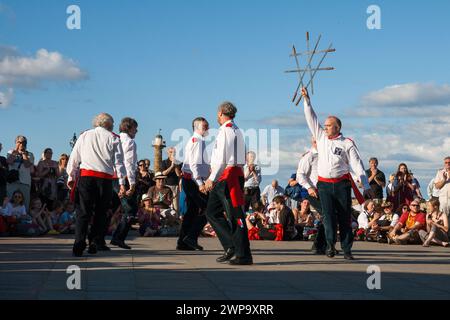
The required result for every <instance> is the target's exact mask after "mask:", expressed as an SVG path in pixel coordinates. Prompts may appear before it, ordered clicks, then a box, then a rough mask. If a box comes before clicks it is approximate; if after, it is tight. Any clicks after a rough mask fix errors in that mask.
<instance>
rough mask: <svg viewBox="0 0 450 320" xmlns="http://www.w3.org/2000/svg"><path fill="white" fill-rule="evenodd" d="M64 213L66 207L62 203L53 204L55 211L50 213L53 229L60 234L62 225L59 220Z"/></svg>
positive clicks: (55, 202)
mask: <svg viewBox="0 0 450 320" xmlns="http://www.w3.org/2000/svg"><path fill="white" fill-rule="evenodd" d="M63 212H64V205H63V204H62V202H60V201H58V200H56V201H54V202H53V210H52V211H51V212H50V218H51V220H52V225H53V229H55V230H56V231H58V232H60V228H61V225H60V224H59V219H60V218H61V215H62V214H63Z"/></svg>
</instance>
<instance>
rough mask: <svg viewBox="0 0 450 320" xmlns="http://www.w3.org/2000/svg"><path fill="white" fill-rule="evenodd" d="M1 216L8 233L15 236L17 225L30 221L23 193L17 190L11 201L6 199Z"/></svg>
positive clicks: (0, 212) (0, 211)
mask: <svg viewBox="0 0 450 320" xmlns="http://www.w3.org/2000/svg"><path fill="white" fill-rule="evenodd" d="M0 214H1V215H2V216H3V219H4V221H5V224H6V229H7V231H9V232H11V233H13V234H14V233H15V232H16V229H17V225H18V224H20V223H22V222H25V221H26V220H27V219H28V215H27V210H26V208H25V205H24V197H23V193H22V192H21V191H19V190H17V191H15V192H14V193H13V196H12V199H11V200H10V199H8V198H5V199H4V201H3V205H2V207H1V209H0Z"/></svg>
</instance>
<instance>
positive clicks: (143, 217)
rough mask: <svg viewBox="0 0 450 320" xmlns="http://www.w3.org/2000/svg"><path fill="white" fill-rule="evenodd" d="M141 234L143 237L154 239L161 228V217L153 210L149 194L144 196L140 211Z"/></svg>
mask: <svg viewBox="0 0 450 320" xmlns="http://www.w3.org/2000/svg"><path fill="white" fill-rule="evenodd" d="M138 220H139V234H140V235H141V236H143V237H154V236H157V235H158V233H159V229H160V228H161V217H160V216H159V213H158V212H157V211H156V210H154V209H153V208H152V205H151V199H150V196H149V195H148V194H144V195H143V196H142V201H141V208H140V209H139V211H138Z"/></svg>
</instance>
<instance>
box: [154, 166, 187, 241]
mask: <svg viewBox="0 0 450 320" xmlns="http://www.w3.org/2000/svg"><path fill="white" fill-rule="evenodd" d="M165 179H166V176H164V175H163V174H162V173H160V172H157V173H156V174H155V177H154V180H155V182H156V185H155V186H153V187H151V188H150V189H149V190H148V193H147V194H148V196H149V198H150V208H152V210H154V211H155V212H158V214H159V215H160V217H161V224H162V227H161V229H162V230H161V235H166V236H167V235H176V233H177V232H176V230H177V229H178V226H179V221H178V219H177V217H176V211H175V210H173V209H172V208H171V205H172V203H173V196H172V190H171V188H169V187H167V186H165Z"/></svg>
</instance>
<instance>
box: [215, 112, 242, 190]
mask: <svg viewBox="0 0 450 320" xmlns="http://www.w3.org/2000/svg"><path fill="white" fill-rule="evenodd" d="M244 164H245V143H244V136H243V135H242V132H241V130H239V128H238V127H237V126H236V125H235V124H234V122H233V121H232V120H228V121H227V122H225V123H224V124H223V125H222V126H221V127H220V129H219V133H218V135H217V138H216V143H215V146H214V149H213V152H212V155H211V175H210V176H209V178H208V179H209V180H211V181H213V182H215V181H216V180H217V179H219V178H220V176H221V175H222V173H223V171H224V170H225V168H226V167H227V166H243V165H244Z"/></svg>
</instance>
